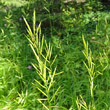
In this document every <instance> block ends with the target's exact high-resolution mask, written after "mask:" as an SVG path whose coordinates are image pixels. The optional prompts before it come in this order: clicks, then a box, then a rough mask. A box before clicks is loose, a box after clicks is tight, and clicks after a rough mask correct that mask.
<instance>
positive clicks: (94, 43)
mask: <svg viewBox="0 0 110 110" xmlns="http://www.w3.org/2000/svg"><path fill="white" fill-rule="evenodd" d="M34 9H35V11H36V24H35V25H36V28H37V27H38V25H39V23H40V22H41V30H42V34H41V35H44V36H45V40H46V42H47V44H49V42H50V44H51V46H52V59H51V60H50V62H51V61H52V60H53V59H54V57H55V55H57V58H56V60H55V62H54V65H53V67H52V68H51V69H52V70H53V69H54V68H55V67H56V73H58V72H63V73H62V74H60V75H58V76H55V78H54V81H55V83H54V85H53V87H52V90H51V91H50V97H51V96H52V94H53V93H54V92H55V90H57V88H58V87H59V86H60V87H61V88H60V89H59V91H58V93H57V94H56V96H55V98H54V100H53V101H52V102H51V106H50V108H49V109H52V110H109V109H110V77H109V73H110V64H109V62H110V60H109V57H110V48H109V47H110V42H109V38H110V12H109V11H110V10H109V7H107V6H105V5H104V4H102V3H101V2H100V1H98V0H87V1H86V2H84V3H76V2H71V3H67V4H64V3H63V1H61V0H60V1H54V0H8V1H7V0H1V1H0V20H1V21H0V109H1V110H45V107H44V106H42V104H40V103H39V102H38V100H37V99H39V98H45V97H44V96H43V95H42V93H41V92H39V91H38V89H37V88H36V86H38V84H37V83H36V81H35V80H38V81H40V82H41V83H42V81H41V79H40V77H39V76H38V74H37V72H36V70H35V68H34V67H33V66H32V65H31V64H32V63H34V64H38V62H37V60H36V59H35V56H34V53H33V51H32V50H31V48H30V46H29V42H28V40H27V39H26V37H25V36H28V33H27V31H26V29H27V27H26V24H25V22H24V20H23V17H25V18H26V20H27V22H28V24H29V26H30V28H33V23H32V17H33V10H34ZM82 36H84V38H85V44H86V45H87V41H88V46H89V47H88V55H89V56H88V58H91V59H92V61H91V60H90V59H89V60H88V59H87V58H86V57H85V56H84V55H83V52H84V51H85V49H86V50H87V48H84V44H83V43H84V41H83V40H82ZM86 47H87V46H86ZM45 48H46V46H44V50H43V55H46V52H45ZM83 50H84V51H83ZM90 51H91V54H90ZM86 54H87V53H86ZM89 61H91V62H90V64H92V65H94V72H95V76H94V77H93V76H91V74H89V71H88V69H87V66H88V67H89ZM84 62H85V64H86V65H87V66H85V64H84ZM28 66H31V69H29V68H28ZM47 66H48V67H50V65H49V64H47ZM92 77H93V78H94V80H93V83H94V87H93V93H94V98H91V92H90V90H91V83H90V81H91V80H90V78H92ZM35 85H36V86H35ZM93 101H94V102H93ZM43 104H45V105H46V106H47V107H49V105H48V102H47V101H43Z"/></svg>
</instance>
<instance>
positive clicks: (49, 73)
mask: <svg viewBox="0 0 110 110" xmlns="http://www.w3.org/2000/svg"><path fill="white" fill-rule="evenodd" d="M24 21H25V23H26V25H27V32H28V35H27V36H26V37H27V39H28V41H29V43H30V47H31V49H32V51H33V53H34V55H35V57H36V61H37V63H35V64H34V63H32V65H33V67H34V68H35V70H36V72H37V74H38V76H39V77H40V80H37V79H35V82H36V83H33V85H35V87H36V88H37V90H39V92H40V93H41V94H42V97H40V98H39V99H37V100H38V101H39V103H41V104H42V106H43V107H44V108H45V109H47V110H51V109H52V106H54V105H52V102H53V101H54V100H55V96H56V95H57V93H58V91H59V89H60V86H59V87H58V88H57V89H56V90H54V89H55V88H53V86H54V85H55V80H54V77H55V76H56V75H59V74H60V73H62V72H60V73H56V68H54V69H53V67H52V66H53V64H54V62H55V59H56V56H55V58H54V59H53V60H52V59H51V56H52V47H51V44H50V43H49V44H47V42H46V40H44V36H42V34H41V23H40V24H39V26H38V27H36V25H35V24H36V17H35V10H34V13H33V30H31V28H30V26H29V24H28V22H27V21H26V19H25V18H24Z"/></svg>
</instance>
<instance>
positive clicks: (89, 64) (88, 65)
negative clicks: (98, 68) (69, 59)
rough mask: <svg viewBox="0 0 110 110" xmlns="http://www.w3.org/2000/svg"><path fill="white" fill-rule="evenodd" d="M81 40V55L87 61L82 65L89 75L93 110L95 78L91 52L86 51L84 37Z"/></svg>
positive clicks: (86, 43) (93, 108)
mask: <svg viewBox="0 0 110 110" xmlns="http://www.w3.org/2000/svg"><path fill="white" fill-rule="evenodd" d="M82 39H83V44H84V51H83V54H84V56H85V58H86V60H87V63H85V62H84V65H85V66H86V68H87V70H88V73H89V82H90V95H91V105H92V110H95V104H94V78H95V76H96V74H95V71H94V66H95V64H94V63H93V61H92V52H91V50H89V49H88V42H86V41H85V39H84V36H82Z"/></svg>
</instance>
